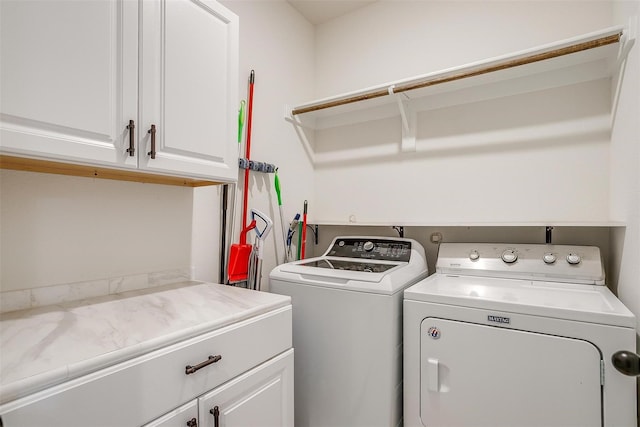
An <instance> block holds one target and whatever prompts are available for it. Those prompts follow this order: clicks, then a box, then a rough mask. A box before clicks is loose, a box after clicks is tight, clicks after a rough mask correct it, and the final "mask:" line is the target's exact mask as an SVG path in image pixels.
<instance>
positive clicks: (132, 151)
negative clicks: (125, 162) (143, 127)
mask: <svg viewBox="0 0 640 427" xmlns="http://www.w3.org/2000/svg"><path fill="white" fill-rule="evenodd" d="M127 129H129V148H127V153H129V157H133V156H134V154H135V153H136V143H135V129H136V124H135V122H134V121H133V120H129V125H128V126H127Z"/></svg>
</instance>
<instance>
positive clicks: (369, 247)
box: [362, 241, 373, 252]
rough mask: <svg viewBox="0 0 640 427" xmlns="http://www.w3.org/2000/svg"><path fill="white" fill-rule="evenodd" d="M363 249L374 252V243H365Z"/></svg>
mask: <svg viewBox="0 0 640 427" xmlns="http://www.w3.org/2000/svg"><path fill="white" fill-rule="evenodd" d="M362 248H363V249H364V250H365V251H367V252H371V251H372V250H373V242H371V241H369V242H365V243H364V245H362Z"/></svg>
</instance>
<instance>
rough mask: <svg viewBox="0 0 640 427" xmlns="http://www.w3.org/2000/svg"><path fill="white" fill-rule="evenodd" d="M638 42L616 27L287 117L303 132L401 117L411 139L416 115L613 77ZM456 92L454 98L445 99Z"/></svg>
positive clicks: (332, 100)
mask: <svg viewBox="0 0 640 427" xmlns="http://www.w3.org/2000/svg"><path fill="white" fill-rule="evenodd" d="M630 33H631V32H630ZM634 41H635V36H633V35H632V34H630V35H628V36H626V37H625V28H624V27H622V26H617V27H612V28H608V29H604V30H601V31H597V32H593V33H589V34H585V35H582V36H578V37H574V38H570V39H566V40H562V41H558V42H555V43H550V44H547V45H543V46H539V47H536V48H532V49H528V50H523V51H519V52H515V53H512V54H508V55H503V56H499V57H494V58H490V59H487V60H483V61H478V62H473V63H469V64H465V65H462V66H459V67H454V68H449V69H446V70H441V71H436V72H433V73H428V74H424V75H420V76H416V77H412V78H409V79H404V80H398V81H395V82H390V83H386V84H383V85H379V86H375V87H370V88H366V89H362V90H358V91H354V92H350V93H346V94H341V95H337V96H333V97H329V98H324V99H320V100H317V101H312V102H307V103H304V104H300V105H297V106H295V107H293V108H292V109H290V110H288V111H287V114H286V116H287V117H285V118H286V119H287V120H288V121H290V122H292V123H293V124H294V125H297V126H300V127H302V128H310V129H326V128H331V127H337V126H342V125H346V124H353V123H359V122H364V121H368V120H372V119H380V118H384V117H393V116H398V115H400V116H401V117H402V120H403V128H404V129H403V137H405V136H409V137H411V132H412V131H411V129H412V127H414V124H413V123H412V121H413V120H415V113H416V112H417V111H426V110H429V109H434V108H439V107H441V106H442V105H452V104H459V103H468V102H474V101H477V100H481V99H491V98H496V97H502V96H508V95H514V94H518V93H526V92H530V91H534V90H542V89H548V88H552V87H559V86H565V85H570V84H575V83H579V82H584V81H590V80H596V79H601V78H605V77H609V76H611V75H612V74H613V73H614V72H615V71H616V70H617V69H618V68H619V65H620V63H621V61H622V59H623V58H624V56H626V54H627V53H628V50H629V48H630V46H631V45H632V44H633V42H634ZM461 91H462V93H461ZM454 92H455V95H452V98H451V99H443V98H442V96H445V97H446V94H452V93H454ZM435 95H439V96H440V98H439V100H436V101H435V102H434V99H430V98H436V97H435ZM453 98H455V99H453ZM412 115H413V116H414V117H412Z"/></svg>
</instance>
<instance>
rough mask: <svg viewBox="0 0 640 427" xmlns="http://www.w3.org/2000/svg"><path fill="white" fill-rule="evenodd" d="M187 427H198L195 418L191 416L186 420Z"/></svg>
mask: <svg viewBox="0 0 640 427" xmlns="http://www.w3.org/2000/svg"><path fill="white" fill-rule="evenodd" d="M187 427H198V420H196V419H195V418H191V419H190V420H189V421H187Z"/></svg>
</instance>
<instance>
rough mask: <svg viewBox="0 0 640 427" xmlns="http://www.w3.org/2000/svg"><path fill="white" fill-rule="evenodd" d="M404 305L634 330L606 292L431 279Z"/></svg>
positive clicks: (524, 282) (469, 279)
mask: <svg viewBox="0 0 640 427" xmlns="http://www.w3.org/2000/svg"><path fill="white" fill-rule="evenodd" d="M404 298H405V300H413V301H424V302H433V303H439V304H448V305H455V306H460V307H473V308H482V309H495V310H500V311H504V312H511V313H522V314H530V315H534V316H544V317H552V318H558V319H567V320H577V321H582V322H590V323H599V324H606V325H614V326H623V327H629V328H635V325H636V323H635V316H634V315H633V313H631V311H629V309H628V308H626V307H625V306H624V305H623V304H622V303H621V302H620V300H618V298H616V296H615V295H613V293H612V292H611V291H610V290H609V289H608V288H607V287H606V286H598V285H584V284H571V283H557V282H545V281H531V280H518V279H501V278H489V277H475V276H451V275H446V274H440V273H436V274H434V275H432V276H430V277H428V278H426V279H424V280H422V281H420V282H418V283H416V284H415V285H413V286H411V287H410V288H408V289H406V290H405V293H404Z"/></svg>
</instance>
